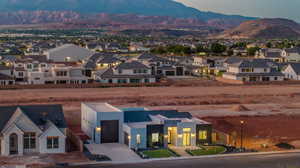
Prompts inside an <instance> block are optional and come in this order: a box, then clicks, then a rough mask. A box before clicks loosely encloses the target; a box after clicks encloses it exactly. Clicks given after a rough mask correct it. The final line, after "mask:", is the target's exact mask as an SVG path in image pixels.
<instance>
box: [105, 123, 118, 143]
mask: <svg viewBox="0 0 300 168" xmlns="http://www.w3.org/2000/svg"><path fill="white" fill-rule="evenodd" d="M118 142H119V121H118V120H111V121H101V143H118Z"/></svg>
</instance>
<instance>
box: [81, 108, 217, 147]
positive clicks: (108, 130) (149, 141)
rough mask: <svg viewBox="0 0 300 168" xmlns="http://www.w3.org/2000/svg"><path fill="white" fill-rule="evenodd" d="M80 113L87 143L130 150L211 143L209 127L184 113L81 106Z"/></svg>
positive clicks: (210, 127) (206, 123)
mask: <svg viewBox="0 0 300 168" xmlns="http://www.w3.org/2000/svg"><path fill="white" fill-rule="evenodd" d="M81 113H82V122H81V125H82V130H83V131H84V132H85V133H86V134H87V135H88V136H89V137H90V138H91V143H96V144H103V143H122V144H126V145H128V147H129V148H131V149H148V148H166V147H168V146H169V145H172V146H184V147H188V146H196V145H199V144H211V143H212V125H211V124H210V123H208V122H206V121H203V120H200V119H198V118H195V117H193V116H192V115H191V114H190V113H188V112H178V111H176V110H148V109H146V108H124V109H119V108H116V107H113V106H111V105H110V104H107V103H82V105H81Z"/></svg>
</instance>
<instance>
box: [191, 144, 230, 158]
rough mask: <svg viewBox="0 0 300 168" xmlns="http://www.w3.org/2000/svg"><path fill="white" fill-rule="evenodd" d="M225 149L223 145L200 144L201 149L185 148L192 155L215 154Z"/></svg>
mask: <svg viewBox="0 0 300 168" xmlns="http://www.w3.org/2000/svg"><path fill="white" fill-rule="evenodd" d="M225 151H226V149H225V148H224V147H223V146H202V147H201V149H196V150H187V152H188V153H190V154H191V155H192V156H201V155H216V154H221V153H224V152H225Z"/></svg>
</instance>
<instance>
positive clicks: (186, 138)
mask: <svg viewBox="0 0 300 168" xmlns="http://www.w3.org/2000/svg"><path fill="white" fill-rule="evenodd" d="M182 145H183V146H191V128H183V137H182Z"/></svg>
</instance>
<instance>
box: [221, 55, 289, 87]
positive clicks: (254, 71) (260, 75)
mask: <svg viewBox="0 0 300 168" xmlns="http://www.w3.org/2000/svg"><path fill="white" fill-rule="evenodd" d="M223 78H225V79H231V80H239V81H244V82H267V81H283V80H284V75H283V74H282V73H281V72H280V71H278V70H277V69H276V67H274V66H273V63H271V62H268V61H266V60H261V59H253V60H242V61H240V62H238V63H234V64H230V65H228V70H227V72H225V73H224V74H223Z"/></svg>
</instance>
